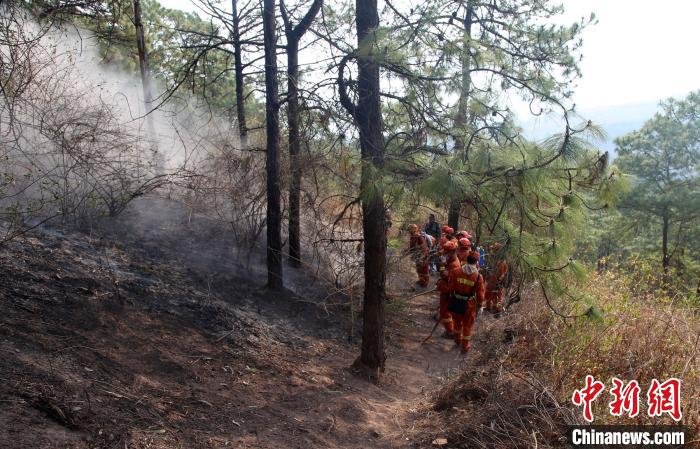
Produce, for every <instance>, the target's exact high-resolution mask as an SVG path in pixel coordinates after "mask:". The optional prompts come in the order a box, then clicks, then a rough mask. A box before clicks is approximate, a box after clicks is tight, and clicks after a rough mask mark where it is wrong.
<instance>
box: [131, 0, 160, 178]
mask: <svg viewBox="0 0 700 449" xmlns="http://www.w3.org/2000/svg"><path fill="white" fill-rule="evenodd" d="M142 17H143V14H142V12H141V0H134V29H135V31H136V50H137V52H138V57H139V72H140V74H141V88H142V89H143V103H144V106H145V110H146V112H147V113H148V115H147V116H146V130H147V132H148V135H149V138H150V139H152V141H153V146H152V148H151V151H152V152H153V162H154V165H155V166H156V168H157V169H158V170H161V169H163V163H164V161H162V160H160V156H159V154H158V141H157V136H156V127H155V125H154V123H153V115H151V114H150V110H151V108H152V107H153V104H152V103H153V94H152V92H151V71H150V68H149V66H148V52H147V50H146V37H145V35H144V31H143V19H142Z"/></svg>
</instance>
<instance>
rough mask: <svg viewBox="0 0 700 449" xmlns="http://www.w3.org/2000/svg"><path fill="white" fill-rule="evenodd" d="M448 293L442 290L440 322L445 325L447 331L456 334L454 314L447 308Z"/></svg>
mask: <svg viewBox="0 0 700 449" xmlns="http://www.w3.org/2000/svg"><path fill="white" fill-rule="evenodd" d="M447 298H448V294H447V293H442V292H440V322H441V323H442V325H443V326H445V332H447V333H448V334H450V335H454V320H453V319H452V314H451V313H450V312H449V311H448V310H447Z"/></svg>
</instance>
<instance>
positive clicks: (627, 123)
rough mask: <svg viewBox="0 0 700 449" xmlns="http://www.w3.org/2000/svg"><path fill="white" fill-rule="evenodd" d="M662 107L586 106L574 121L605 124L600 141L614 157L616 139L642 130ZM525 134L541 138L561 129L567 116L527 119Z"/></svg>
mask: <svg viewBox="0 0 700 449" xmlns="http://www.w3.org/2000/svg"><path fill="white" fill-rule="evenodd" d="M657 110H658V103H657V102H646V103H633V104H624V105H618V106H608V107H603V108H594V109H582V110H580V111H579V113H578V115H579V117H578V118H576V119H574V121H573V124H576V123H577V122H579V121H580V122H582V121H585V120H591V121H593V123H595V124H596V125H599V126H601V127H603V129H604V130H605V132H606V133H607V135H608V139H607V140H606V141H605V142H601V143H599V145H600V148H601V149H602V150H606V151H610V152H611V155H612V156H614V155H615V154H614V149H615V145H614V144H613V140H614V139H615V138H616V137H620V136H623V135H625V134H627V133H629V132H630V131H634V130H636V129H639V128H640V127H641V126H642V125H643V124H644V122H645V121H647V120H648V119H650V118H651V117H652V116H653V115H654V113H656V112H657ZM521 126H522V127H523V129H524V130H525V135H526V136H527V137H529V138H531V139H534V140H541V139H544V138H546V137H549V136H550V135H552V134H554V133H558V132H561V130H562V127H563V119H561V117H559V116H554V115H549V116H545V117H539V118H537V119H534V120H532V119H531V120H527V121H525V122H524V123H522V124H521Z"/></svg>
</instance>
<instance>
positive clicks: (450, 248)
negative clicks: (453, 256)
mask: <svg viewBox="0 0 700 449" xmlns="http://www.w3.org/2000/svg"><path fill="white" fill-rule="evenodd" d="M456 249H457V245H455V242H453V241H452V240H449V241H447V242H445V244H444V245H442V250H443V251H445V252H448V251H454V250H456Z"/></svg>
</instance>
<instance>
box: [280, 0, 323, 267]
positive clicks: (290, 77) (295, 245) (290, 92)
mask: <svg viewBox="0 0 700 449" xmlns="http://www.w3.org/2000/svg"><path fill="white" fill-rule="evenodd" d="M322 5H323V0H314V2H313V3H312V4H311V6H310V7H309V10H308V11H307V12H306V14H305V15H304V17H303V19H301V22H299V24H298V25H297V26H294V25H293V24H292V22H291V20H290V18H289V16H288V15H287V9H286V7H285V5H284V0H280V12H281V13H282V19H283V20H284V30H285V35H286V37H287V118H288V127H289V165H290V172H291V173H290V174H291V182H290V185H289V229H288V231H289V260H290V262H291V263H292V264H293V265H297V266H298V265H299V264H300V262H301V175H302V167H301V163H300V161H299V155H300V154H301V131H300V129H299V41H300V40H301V38H302V37H303V36H304V34H305V33H306V31H307V30H308V29H309V27H310V26H311V23H312V22H313V21H314V19H315V18H316V15H317V14H318V12H319V10H320V9H321V6H322Z"/></svg>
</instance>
